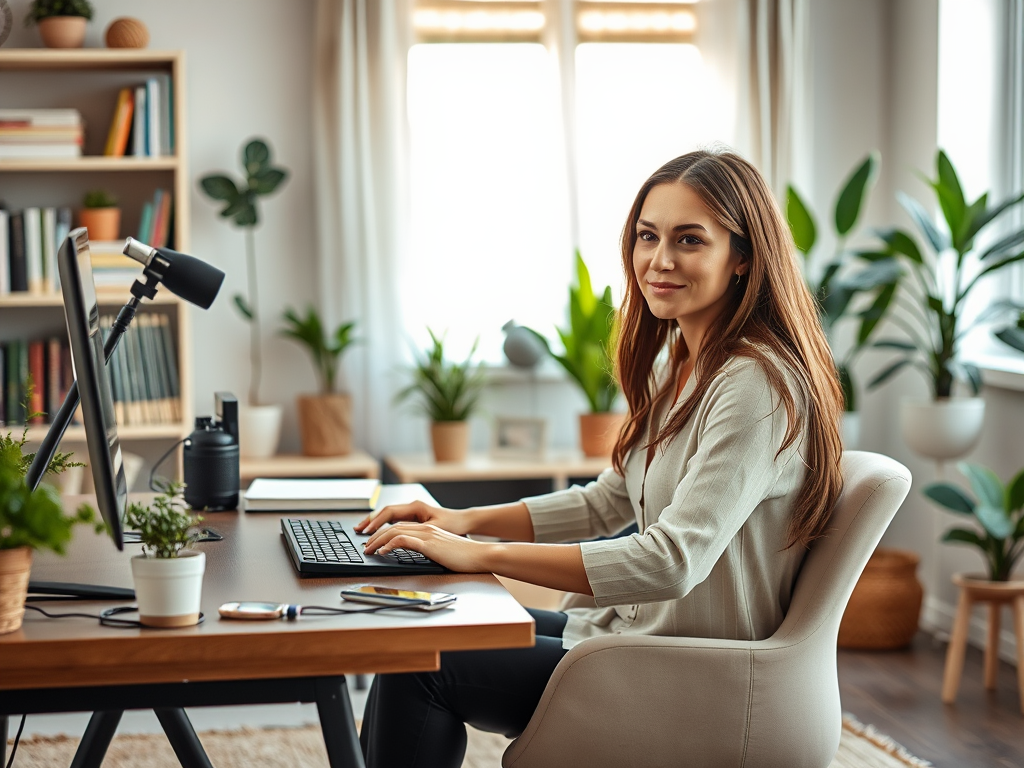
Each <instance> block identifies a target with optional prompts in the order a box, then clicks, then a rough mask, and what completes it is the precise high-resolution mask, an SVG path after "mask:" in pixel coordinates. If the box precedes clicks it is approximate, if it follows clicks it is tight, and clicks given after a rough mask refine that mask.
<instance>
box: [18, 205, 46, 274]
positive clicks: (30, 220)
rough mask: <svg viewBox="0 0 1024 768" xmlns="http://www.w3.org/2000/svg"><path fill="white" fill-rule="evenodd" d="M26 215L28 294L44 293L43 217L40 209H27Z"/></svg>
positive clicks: (24, 212)
mask: <svg viewBox="0 0 1024 768" xmlns="http://www.w3.org/2000/svg"><path fill="white" fill-rule="evenodd" d="M22 213H23V214H24V215H25V268H26V270H27V274H28V292H29V293H43V292H44V290H43V289H44V286H43V223H42V222H43V216H42V212H41V211H40V209H39V208H35V207H30V208H26V209H25V210H24V211H22Z"/></svg>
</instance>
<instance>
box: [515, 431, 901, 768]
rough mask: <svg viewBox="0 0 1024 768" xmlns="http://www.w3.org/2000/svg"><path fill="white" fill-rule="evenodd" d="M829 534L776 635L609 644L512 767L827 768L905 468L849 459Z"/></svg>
mask: <svg viewBox="0 0 1024 768" xmlns="http://www.w3.org/2000/svg"><path fill="white" fill-rule="evenodd" d="M843 472H844V477H845V487H844V490H843V493H842V496H841V497H840V498H839V501H838V503H837V504H836V508H835V511H834V512H833V515H832V521H831V529H830V532H829V533H828V535H827V536H826V537H824V538H822V539H819V540H818V541H816V542H815V543H814V544H813V545H812V547H811V549H810V552H808V555H807V558H806V560H805V561H804V564H803V567H802V568H801V570H800V574H799V576H798V577H797V583H796V588H795V590H794V593H793V601H792V604H791V605H790V608H789V612H788V614H787V615H786V618H785V620H784V621H783V622H782V626H780V627H779V629H778V631H777V632H776V633H775V634H774V635H773V636H772V637H770V638H768V639H767V640H762V641H756V642H746V641H735V640H705V639H693V638H674V637H628V636H626V637H624V636H621V635H618V636H613V637H602V638H596V639H592V640H587V641H585V642H582V643H580V644H579V645H577V646H576V647H575V648H573V649H572V650H571V651H570V652H569V653H568V654H566V656H565V658H564V659H562V661H561V663H560V664H559V665H558V667H557V668H556V669H555V672H554V674H553V675H552V677H551V680H550V682H548V685H547V688H546V689H545V691H544V695H543V696H542V697H541V700H540V703H539V704H538V706H537V711H536V712H535V713H534V715H533V718H532V719H531V720H530V723H529V725H527V727H526V730H525V731H524V732H523V734H522V735H521V736H520V737H519V738H518V739H516V741H514V742H513V743H512V744H511V745H510V746H509V748H508V749H507V750H506V751H505V755H504V757H503V759H502V765H503V766H504V767H505V768H549V767H550V768H567V766H576V765H581V766H583V765H585V766H587V767H588V768H598V767H600V766H609V767H612V766H614V768H626V767H627V766H637V767H638V768H639V767H640V766H643V768H648V767H649V766H672V768H684V767H685V768H698V767H703V766H707V767H708V768H732V767H733V766H735V767H736V768H740V767H741V766H742V768H769V767H770V768H801V767H802V766H806V767H807V768H826V766H828V764H829V763H830V762H831V760H832V758H833V757H834V756H835V753H836V750H837V749H838V748H839V735H840V730H841V728H842V713H841V710H840V704H839V682H838V677H837V675H836V637H837V635H838V633H839V621H840V619H841V618H842V616H843V611H844V610H845V608H846V603H847V600H849V598H850V593H851V592H852V591H853V587H854V585H855V584H856V582H857V579H858V577H859V576H860V573H861V571H862V570H863V568H864V565H865V563H867V560H868V557H869V556H870V555H871V553H872V551H873V550H874V548H875V545H876V544H878V541H879V539H880V538H881V536H882V533H883V532H884V531H885V529H886V527H887V526H888V525H889V522H890V521H891V520H892V518H893V516H894V515H895V514H896V510H897V509H899V506H900V504H901V503H902V502H903V500H904V499H905V498H906V496H907V493H908V492H909V490H910V473H909V472H908V471H907V469H906V467H904V466H903V465H901V464H899V463H898V462H896V461H894V460H893V459H890V458H888V457H886V456H881V455H878V454H873V453H864V452H856V451H847V452H846V453H845V454H844V455H843Z"/></svg>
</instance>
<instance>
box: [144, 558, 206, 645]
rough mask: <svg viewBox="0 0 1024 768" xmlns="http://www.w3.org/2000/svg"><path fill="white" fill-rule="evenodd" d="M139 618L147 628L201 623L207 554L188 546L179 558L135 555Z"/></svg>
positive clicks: (186, 625)
mask: <svg viewBox="0 0 1024 768" xmlns="http://www.w3.org/2000/svg"><path fill="white" fill-rule="evenodd" d="M131 562H132V579H133V580H134V582H135V599H136V602H138V605H139V620H140V621H141V622H142V623H143V624H145V625H146V626H147V627H190V626H192V625H193V624H198V623H199V604H200V601H201V600H202V596H203V573H204V571H205V570H206V554H205V553H203V552H197V551H195V550H192V549H185V550H182V551H181V552H179V553H178V556H177V557H148V556H146V555H136V556H135V557H133V558H132V561H131Z"/></svg>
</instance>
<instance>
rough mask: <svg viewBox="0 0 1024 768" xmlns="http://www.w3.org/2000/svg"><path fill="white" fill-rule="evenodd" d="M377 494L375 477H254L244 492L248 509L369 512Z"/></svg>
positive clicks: (374, 503)
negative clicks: (312, 478) (367, 478)
mask: <svg viewBox="0 0 1024 768" xmlns="http://www.w3.org/2000/svg"><path fill="white" fill-rule="evenodd" d="M378 496H380V481H379V480H364V479H361V478H358V479H352V478H346V479H341V480H338V479H314V480H306V479H303V480H293V479H287V478H267V477H258V478H256V479H255V480H253V481H252V485H250V486H249V490H247V491H246V492H245V509H246V511H248V512H300V511H301V512H323V511H334V512H337V511H346V510H352V511H364V510H365V511H370V510H372V509H373V508H374V507H375V506H376V504H377V497H378Z"/></svg>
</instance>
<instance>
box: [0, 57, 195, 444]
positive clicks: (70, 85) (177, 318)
mask: <svg viewBox="0 0 1024 768" xmlns="http://www.w3.org/2000/svg"><path fill="white" fill-rule="evenodd" d="M150 77H167V78H169V83H170V91H171V98H172V101H173V105H174V108H173V116H172V118H173V133H174V147H173V152H172V154H171V155H169V156H161V157H135V156H127V157H106V156H104V155H103V149H104V145H105V143H106V138H107V131H108V128H109V126H110V121H111V118H112V117H113V114H114V110H115V106H116V103H117V97H118V92H119V91H120V89H121V88H126V87H135V86H137V85H139V84H140V83H144V82H145V81H146V80H147V79H148V78H150ZM186 106H187V101H186V98H185V57H184V52H182V51H154V50H128V49H119V50H109V49H100V48H97V49H77V50H51V49H34V48H33V49H28V48H26V49H8V50H0V108H16V109H45V108H72V109H76V110H78V111H79V112H80V113H81V115H82V119H83V122H84V125H85V134H84V143H83V146H82V156H81V157H80V158H73V159H64V158H52V159H27V158H26V159H22V158H18V159H0V200H2V202H3V203H4V204H5V205H6V207H7V208H8V209H9V210H11V211H17V210H20V209H24V208H27V207H30V206H39V207H42V206H49V207H60V206H68V207H71V208H72V209H73V210H75V211H76V212H77V210H78V209H79V208H80V207H81V202H82V198H83V197H84V195H85V192H87V191H89V190H91V189H101V188H102V189H107V190H109V191H111V192H113V194H114V195H116V196H117V198H118V199H119V203H120V208H121V216H122V218H121V235H122V236H126V235H135V234H136V233H137V231H138V226H139V221H140V218H141V213H142V207H143V204H144V203H145V202H146V201H148V200H150V199H151V198H152V197H153V194H154V191H155V190H156V189H158V188H160V189H167V190H170V191H171V194H172V199H173V209H174V213H173V219H172V221H171V227H170V232H169V235H170V236H169V243H168V244H169V246H170V247H172V248H174V249H175V250H181V251H185V252H188V250H189V228H190V222H189V176H188V167H187V157H188V144H187V133H186V124H187V118H186ZM75 224H76V225H77V218H76V220H75ZM128 263H129V262H128V261H127V260H126V264H128ZM97 293H98V296H99V300H100V305H101V312H103V313H104V314H107V313H109V314H114V313H116V312H117V310H118V309H119V308H120V307H121V306H122V305H123V304H124V303H125V302H126V301H127V300H128V299H129V298H130V294H129V292H128V285H125V286H124V287H120V286H118V287H116V288H115V287H107V286H98V288H97ZM142 313H154V314H161V315H165V316H166V317H167V318H168V322H169V325H170V331H171V337H172V339H173V343H174V347H175V359H176V362H177V371H178V379H179V385H180V399H181V409H180V413H181V415H180V418H178V419H175V420H173V421H170V422H166V423H159V422H158V423H147V424H134V425H133V424H124V425H119V430H118V431H119V434H120V437H121V439H122V444H123V445H125V449H126V450H129V451H135V450H136V447H135V446H133V445H132V442H133V441H156V443H157V444H156V445H153V446H151V447H150V448H149V449H147V450H143V451H141V452H143V453H147V452H148V453H153V452H158V453H162V452H163V450H165V449H166V447H168V445H169V442H170V441H173V440H178V439H180V438H182V437H184V436H185V435H187V434H189V433H190V432H191V430H192V421H193V416H192V414H193V401H192V379H193V372H192V364H191V359H192V341H191V329H190V323H189V308H188V305H187V304H186V303H185V302H183V301H181V300H180V299H178V298H177V297H175V296H173V295H172V294H170V293H169V292H168V291H167V290H166V289H161V291H160V293H158V294H157V297H156V300H155V301H152V302H149V301H147V302H144V303H143V305H142V307H141V309H140V314H142ZM56 334H59V335H62V336H66V330H65V329H64V317H63V311H62V300H61V296H60V294H59V292H58V293H36V294H30V293H23V292H18V293H10V294H7V295H0V342H5V341H10V340H13V339H26V338H30V337H33V336H42V337H45V336H50V335H56ZM122 346H123V345H122ZM6 429H12V430H13V431H17V430H18V429H19V428H18V427H14V426H12V425H9V426H8V427H5V430H6ZM46 429H47V427H46V426H45V425H35V426H31V427H29V431H28V437H29V441H30V442H32V443H38V441H39V440H41V439H42V437H43V435H44V434H45V433H46ZM84 439H85V434H84V430H83V429H82V427H81V426H79V425H73V426H72V427H70V428H69V429H68V431H67V432H66V433H65V438H64V440H65V443H72V444H74V443H78V444H81V443H82V442H83V441H84ZM72 447H73V446H72Z"/></svg>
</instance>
